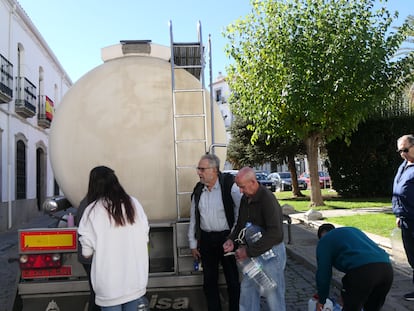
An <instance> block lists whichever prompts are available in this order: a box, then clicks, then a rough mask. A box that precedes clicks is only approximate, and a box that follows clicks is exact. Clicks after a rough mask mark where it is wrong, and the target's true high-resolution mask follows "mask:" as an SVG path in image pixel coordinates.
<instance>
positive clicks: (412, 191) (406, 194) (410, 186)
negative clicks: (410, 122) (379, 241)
mask: <svg viewBox="0 0 414 311" xmlns="http://www.w3.org/2000/svg"><path fill="white" fill-rule="evenodd" d="M397 152H398V153H399V154H400V155H401V157H402V158H403V159H404V161H403V163H401V165H400V167H399V168H398V171H397V174H396V175H395V178H394V185H393V195H392V210H393V212H394V214H395V216H396V217H397V221H396V223H397V226H398V227H400V228H401V235H402V241H403V245H404V249H405V253H406V255H407V259H408V263H409V264H410V266H411V268H412V269H413V283H414V136H413V135H404V136H401V137H400V138H398V140H397ZM404 298H405V300H412V301H414V291H413V292H411V293H407V294H405V295H404Z"/></svg>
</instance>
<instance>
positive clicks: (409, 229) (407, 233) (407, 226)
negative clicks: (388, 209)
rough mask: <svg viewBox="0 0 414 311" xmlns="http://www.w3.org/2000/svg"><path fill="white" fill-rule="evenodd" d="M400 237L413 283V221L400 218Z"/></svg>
mask: <svg viewBox="0 0 414 311" xmlns="http://www.w3.org/2000/svg"><path fill="white" fill-rule="evenodd" d="M401 237H402V241H403V245H404V250H405V254H406V255H407V259H408V263H409V264H410V266H411V268H412V269H413V276H412V281H413V283H414V221H412V220H407V219H401Z"/></svg>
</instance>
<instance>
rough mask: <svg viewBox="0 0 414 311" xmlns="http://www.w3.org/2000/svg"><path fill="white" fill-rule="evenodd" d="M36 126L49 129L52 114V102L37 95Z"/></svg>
mask: <svg viewBox="0 0 414 311" xmlns="http://www.w3.org/2000/svg"><path fill="white" fill-rule="evenodd" d="M38 103H39V106H38V114H37V125H38V126H40V127H42V128H44V129H46V128H49V127H50V124H51V122H52V119H53V114H54V104H53V101H52V100H51V99H50V98H49V97H48V96H46V95H39V102H38Z"/></svg>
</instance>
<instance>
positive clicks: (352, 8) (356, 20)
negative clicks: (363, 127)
mask: <svg viewBox="0 0 414 311" xmlns="http://www.w3.org/2000/svg"><path fill="white" fill-rule="evenodd" d="M374 3H375V0H358V1H356V0H273V1H272V0H263V1H258V0H256V1H254V0H253V1H252V2H251V4H252V12H251V13H250V14H249V15H247V16H246V17H245V18H243V19H239V20H237V21H235V22H234V23H232V24H230V25H229V26H228V27H227V28H226V31H225V35H226V37H227V39H228V40H229V43H228V46H227V48H226V52H227V53H228V55H229V56H230V57H232V58H233V60H234V63H233V64H232V65H230V66H229V68H227V73H228V81H229V85H230V88H231V89H232V91H233V94H234V98H233V97H231V98H230V101H231V103H232V109H233V111H235V112H236V114H238V115H241V116H244V117H245V118H246V119H247V120H248V121H249V122H250V126H249V128H250V129H251V130H252V131H253V134H252V140H251V141H252V143H254V142H255V141H257V139H258V138H259V137H265V139H266V140H267V141H271V139H272V137H275V136H278V137H295V139H299V140H301V141H303V142H304V144H305V146H306V153H307V159H308V164H309V173H310V177H311V184H312V187H311V205H313V206H320V205H323V204H324V203H323V198H322V195H321V191H320V187H319V181H318V165H317V161H318V151H319V147H320V146H322V145H323V144H324V143H325V142H329V141H331V140H333V139H335V138H340V137H344V138H345V139H346V138H347V137H349V136H350V135H351V133H352V132H353V131H354V130H356V128H357V126H358V124H359V123H360V122H361V121H363V120H365V119H367V118H368V117H369V116H370V114H371V113H373V112H374V111H378V110H380V109H382V107H384V105H386V104H387V102H386V99H387V98H389V96H390V94H393V93H395V92H397V90H399V89H401V88H402V87H403V86H404V85H407V79H408V77H409V69H410V66H411V65H412V63H413V57H412V54H409V55H408V56H405V57H403V58H400V59H398V60H395V61H394V60H392V56H393V55H394V54H395V52H396V51H397V49H398V47H399V46H400V44H401V43H402V42H403V41H404V39H405V34H404V32H405V31H404V30H405V28H406V27H407V26H406V25H405V24H404V25H403V26H402V27H401V28H400V29H399V30H398V31H397V32H395V33H389V32H388V29H389V27H390V24H391V22H392V20H393V18H394V17H395V16H391V14H390V13H389V12H388V10H386V9H385V8H381V9H379V10H374V9H373V7H374ZM383 3H386V1H383Z"/></svg>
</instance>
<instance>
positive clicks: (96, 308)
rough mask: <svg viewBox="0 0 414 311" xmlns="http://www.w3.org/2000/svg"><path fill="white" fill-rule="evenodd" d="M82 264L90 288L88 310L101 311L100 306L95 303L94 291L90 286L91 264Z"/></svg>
mask: <svg viewBox="0 0 414 311" xmlns="http://www.w3.org/2000/svg"><path fill="white" fill-rule="evenodd" d="M82 265H83V268H84V269H85V271H86V274H87V275H88V282H89V288H90V294H89V308H88V311H101V307H99V306H98V305H97V304H96V303H95V291H94V290H93V288H92V282H91V264H87V263H83V264H82Z"/></svg>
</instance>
